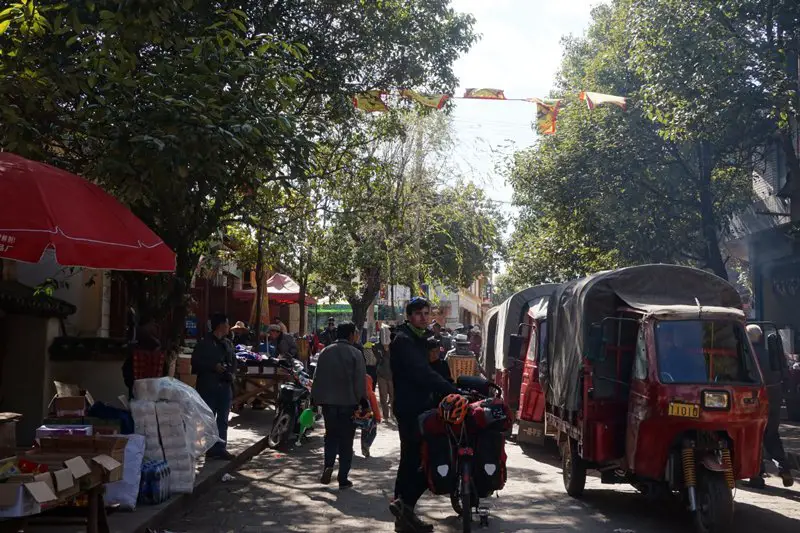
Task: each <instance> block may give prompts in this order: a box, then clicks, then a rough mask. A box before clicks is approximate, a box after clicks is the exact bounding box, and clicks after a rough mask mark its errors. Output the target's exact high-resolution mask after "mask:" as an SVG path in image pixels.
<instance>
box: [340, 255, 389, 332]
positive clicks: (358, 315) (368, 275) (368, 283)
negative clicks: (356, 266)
mask: <svg viewBox="0 0 800 533" xmlns="http://www.w3.org/2000/svg"><path fill="white" fill-rule="evenodd" d="M364 274H365V275H364V281H365V285H364V290H363V291H362V293H361V294H360V295H358V296H352V297H348V298H347V302H348V303H349V304H350V307H352V308H353V323H354V324H355V325H356V328H358V331H359V332H360V331H361V330H362V329H363V328H364V324H365V323H366V321H367V312H368V311H369V308H370V306H371V305H372V302H374V301H375V297H376V296H378V293H380V291H381V270H380V268H378V267H373V268H369V269H366V270H365V272H364Z"/></svg>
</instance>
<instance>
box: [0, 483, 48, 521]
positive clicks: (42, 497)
mask: <svg viewBox="0 0 800 533" xmlns="http://www.w3.org/2000/svg"><path fill="white" fill-rule="evenodd" d="M41 475H42V474H40V476H41ZM48 476H49V474H48ZM36 477H39V476H31V475H21V476H15V477H12V478H9V479H8V481H6V482H5V483H0V517H2V518H12V517H17V516H30V515H34V514H39V513H41V512H42V509H43V508H46V507H47V504H52V503H55V502H57V501H58V497H57V496H56V495H55V493H54V492H53V489H52V488H51V487H50V485H48V483H47V482H46V481H41V480H40V481H37V480H36V479H35V478H36Z"/></svg>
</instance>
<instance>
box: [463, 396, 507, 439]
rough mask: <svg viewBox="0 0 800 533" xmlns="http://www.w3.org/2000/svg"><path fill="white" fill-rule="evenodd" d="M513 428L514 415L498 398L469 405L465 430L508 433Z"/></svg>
mask: <svg viewBox="0 0 800 533" xmlns="http://www.w3.org/2000/svg"><path fill="white" fill-rule="evenodd" d="M513 426H514V413H513V412H512V411H511V409H510V408H509V407H508V405H506V403H505V402H504V401H503V400H502V399H500V398H487V399H485V400H480V401H478V402H473V403H471V404H469V408H468V411H467V428H468V429H469V430H470V431H472V432H483V431H487V430H489V431H499V432H503V431H508V430H510V429H511V428H512V427H513Z"/></svg>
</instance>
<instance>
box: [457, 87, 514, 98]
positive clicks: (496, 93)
mask: <svg viewBox="0 0 800 533" xmlns="http://www.w3.org/2000/svg"><path fill="white" fill-rule="evenodd" d="M464 98H476V99H480V100H505V99H506V95H505V94H504V93H503V90H502V89H467V90H466V91H464Z"/></svg>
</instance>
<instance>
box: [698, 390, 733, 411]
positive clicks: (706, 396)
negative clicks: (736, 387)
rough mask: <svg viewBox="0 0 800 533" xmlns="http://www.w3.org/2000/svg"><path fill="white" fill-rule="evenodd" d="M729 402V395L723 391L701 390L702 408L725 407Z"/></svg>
mask: <svg viewBox="0 0 800 533" xmlns="http://www.w3.org/2000/svg"><path fill="white" fill-rule="evenodd" d="M730 404H731V397H730V395H729V394H728V393H727V392H725V391H711V390H707V391H703V408H704V409H727V408H728V407H729V406H730Z"/></svg>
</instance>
